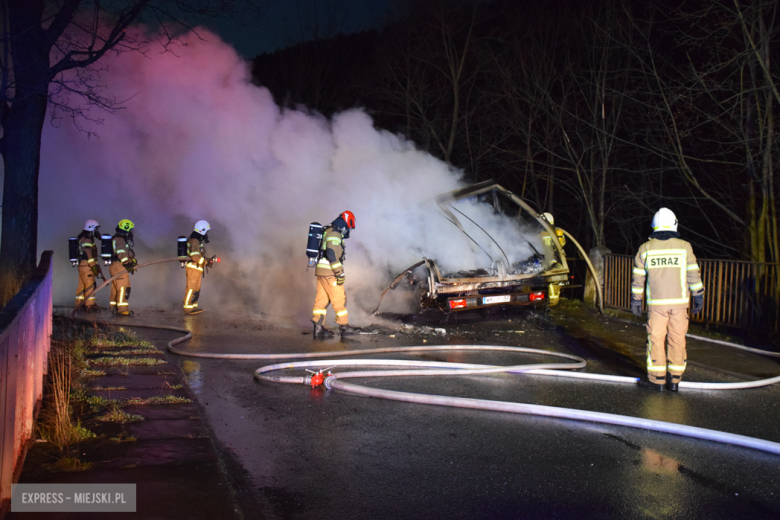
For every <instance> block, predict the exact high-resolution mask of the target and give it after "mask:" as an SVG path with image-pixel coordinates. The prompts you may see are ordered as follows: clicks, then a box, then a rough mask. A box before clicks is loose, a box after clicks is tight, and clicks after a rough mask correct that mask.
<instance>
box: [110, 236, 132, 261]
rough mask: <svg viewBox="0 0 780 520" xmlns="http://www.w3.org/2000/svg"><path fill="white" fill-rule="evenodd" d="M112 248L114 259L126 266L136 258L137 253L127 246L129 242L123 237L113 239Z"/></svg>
mask: <svg viewBox="0 0 780 520" xmlns="http://www.w3.org/2000/svg"><path fill="white" fill-rule="evenodd" d="M111 246H112V247H113V248H114V257H115V258H116V259H117V260H119V262H120V263H122V264H124V263H126V262H127V261H129V260H132V259H133V258H135V252H134V251H133V249H132V248H131V247H130V246H128V245H127V240H126V239H125V237H123V236H122V235H114V236H113V237H112V238H111Z"/></svg>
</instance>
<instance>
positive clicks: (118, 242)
mask: <svg viewBox="0 0 780 520" xmlns="http://www.w3.org/2000/svg"><path fill="white" fill-rule="evenodd" d="M134 227H135V224H133V223H132V222H131V221H130V220H127V219H122V220H120V221H119V224H117V226H116V231H115V233H114V235H113V236H112V237H111V247H112V256H111V265H109V266H108V271H109V273H110V274H111V276H112V277H113V276H115V275H117V274H120V273H121V276H118V277H117V278H116V279H114V280H113V281H112V282H111V301H110V304H111V310H112V311H113V312H115V313H116V314H118V315H120V316H130V315H131V314H133V312H132V311H131V310H130V304H129V302H128V300H129V299H130V275H131V274H133V273H134V272H135V266H136V265H137V264H138V261H137V260H136V259H135V252H134V251H133V245H134V244H133V228H134Z"/></svg>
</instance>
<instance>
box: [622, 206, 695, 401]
mask: <svg viewBox="0 0 780 520" xmlns="http://www.w3.org/2000/svg"><path fill="white" fill-rule="evenodd" d="M652 225H653V234H652V235H650V237H649V238H650V240H648V241H647V242H645V243H644V244H642V245H641V246H639V251H638V252H637V254H636V257H635V258H634V270H633V280H632V283H631V312H633V313H634V314H636V315H637V316H641V315H642V297H643V295H644V297H645V301H646V302H647V325H646V327H647V379H648V381H649V383H650V387H651V388H652V389H654V390H657V391H659V392H660V391H663V390H664V386H666V389H668V390H670V391H672V392H676V391H677V390H678V384H679V382H680V379H681V378H682V375H683V372H685V367H686V364H687V357H688V356H687V354H686V351H685V334H686V333H687V332H688V304H689V300H690V298H691V296H693V308H692V309H691V313H692V314H697V313H699V312H701V310H702V308H703V307H704V284H703V283H702V281H701V274H700V272H699V264H698V263H697V261H696V256H695V255H694V254H693V249H692V247H691V244H690V243H689V242H686V241H685V240H682V239H681V238H680V234H679V233H678V232H677V217H675V215H674V213H673V212H672V211H671V210H670V209H667V208H661V209H659V210H658V212H657V213H656V214H655V216H654V217H653V223H652ZM667 345H668V347H667ZM667 350H668V353H667ZM667 373H668V378H667Z"/></svg>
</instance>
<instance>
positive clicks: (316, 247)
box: [306, 222, 322, 267]
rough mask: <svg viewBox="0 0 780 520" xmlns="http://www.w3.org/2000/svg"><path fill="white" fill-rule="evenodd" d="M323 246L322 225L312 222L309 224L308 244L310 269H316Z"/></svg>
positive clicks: (307, 254)
mask: <svg viewBox="0 0 780 520" xmlns="http://www.w3.org/2000/svg"><path fill="white" fill-rule="evenodd" d="M321 244H322V224H320V223H319V222H312V223H311V224H309V241H308V242H307V243H306V256H308V257H309V267H314V266H315V265H316V264H317V260H318V259H319V257H320V245H321Z"/></svg>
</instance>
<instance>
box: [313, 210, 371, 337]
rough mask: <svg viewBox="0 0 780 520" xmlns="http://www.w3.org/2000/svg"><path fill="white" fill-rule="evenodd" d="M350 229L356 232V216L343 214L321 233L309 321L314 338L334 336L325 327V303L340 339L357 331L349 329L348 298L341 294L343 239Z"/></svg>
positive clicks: (342, 287)
mask: <svg viewBox="0 0 780 520" xmlns="http://www.w3.org/2000/svg"><path fill="white" fill-rule="evenodd" d="M351 229H355V215H354V214H353V213H352V212H351V211H345V212H343V213H342V214H340V215H339V216H338V217H337V218H336V220H334V221H333V222H332V223H331V225H330V226H327V227H325V229H323V230H322V243H321V245H320V256H319V261H318V262H317V268H316V269H315V271H314V274H315V276H316V277H317V296H316V297H315V298H314V308H313V309H312V319H311V321H312V323H314V337H328V336H333V332H332V331H330V330H328V329H326V328H325V315H326V314H327V307H328V303H330V304H331V305H332V306H333V311H334V312H335V313H336V324H337V325H338V326H339V329H340V331H341V335H342V336H345V335H349V334H356V333H357V332H358V330H359V329H358V328H356V327H350V326H349V315H348V313H347V295H346V293H345V291H344V281H345V274H344V263H343V262H344V250H345V244H344V240H346V239H347V238H349V231H350V230H351Z"/></svg>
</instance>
